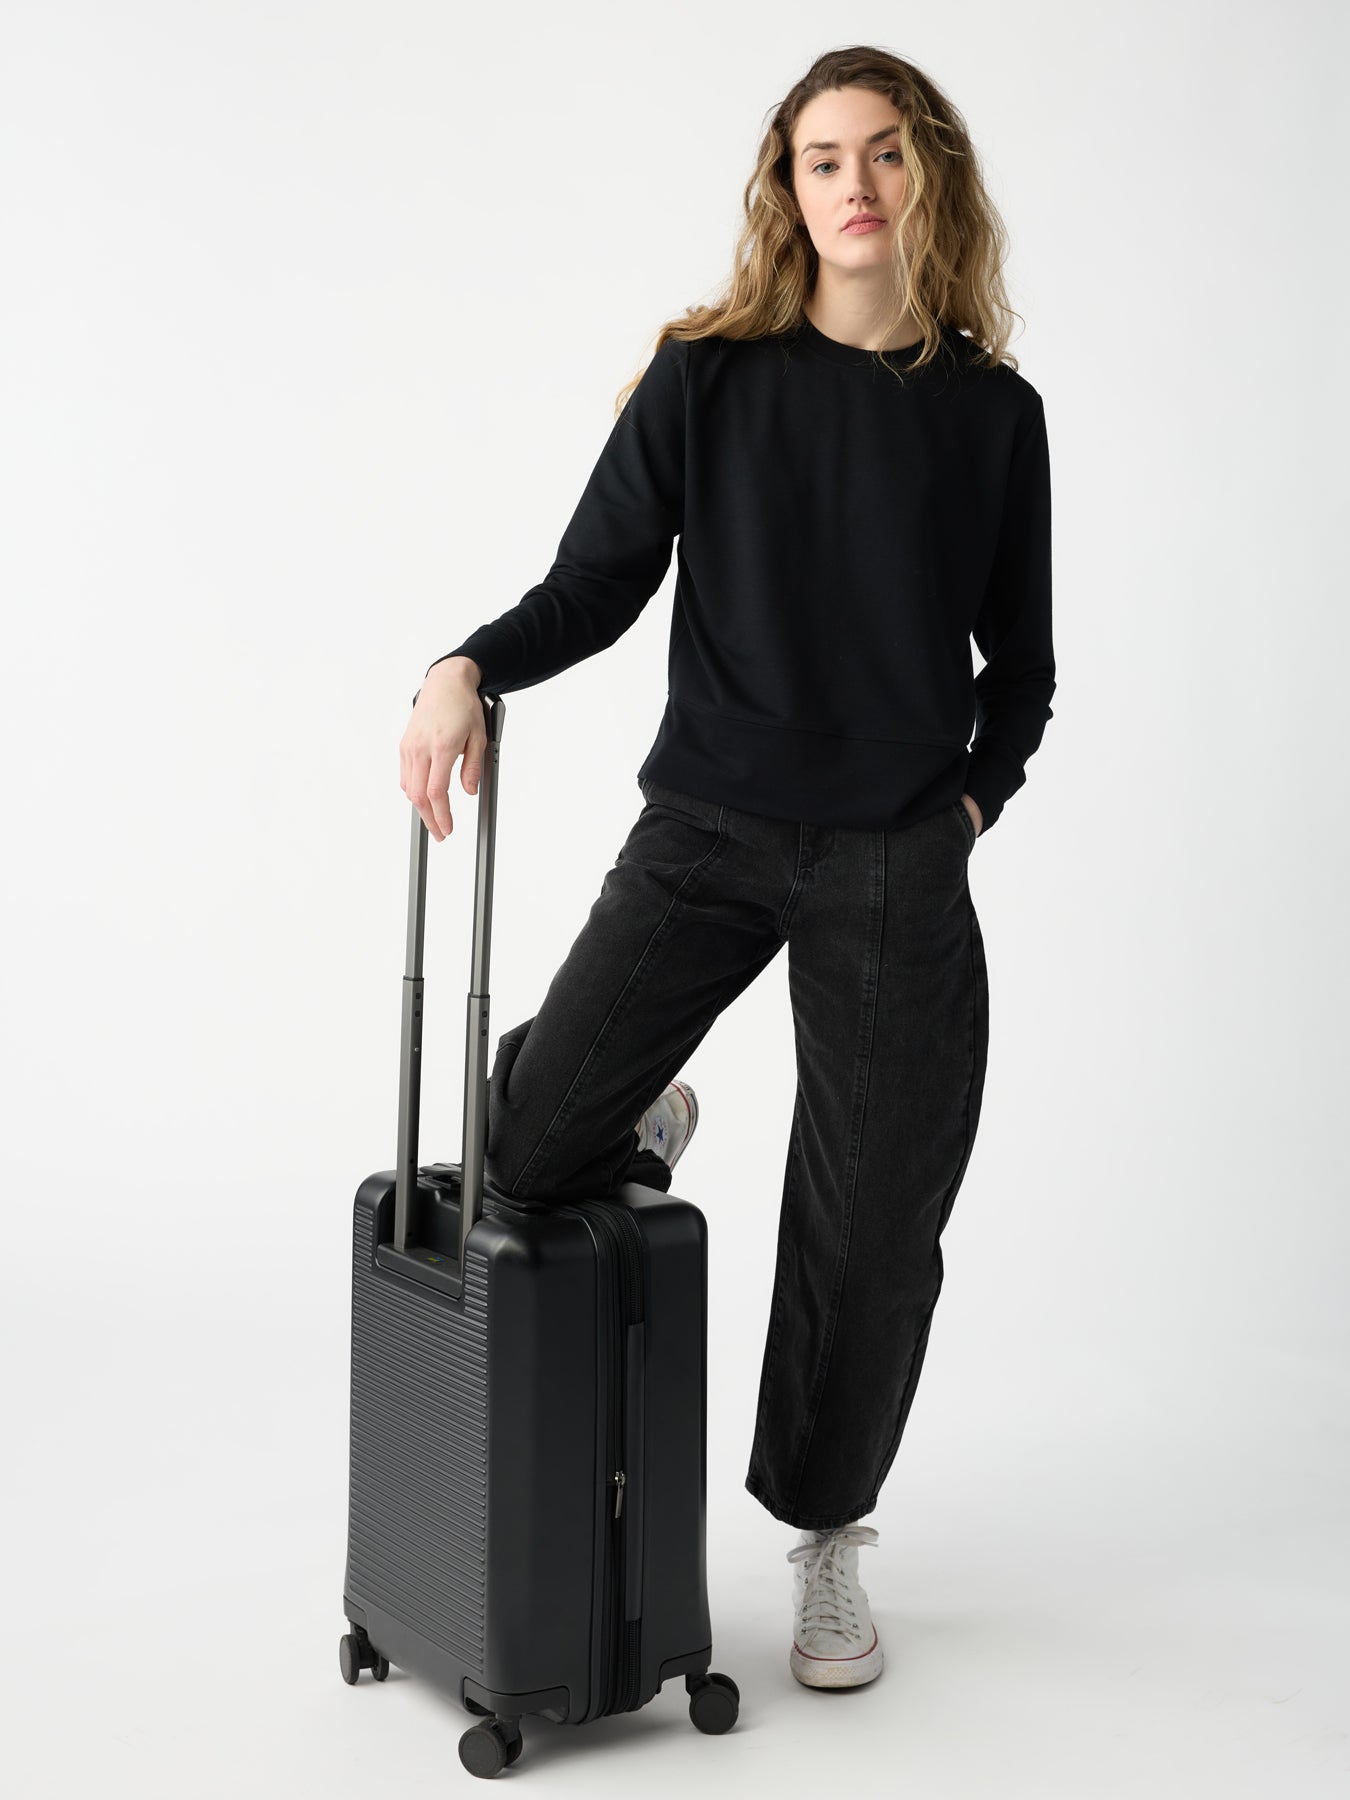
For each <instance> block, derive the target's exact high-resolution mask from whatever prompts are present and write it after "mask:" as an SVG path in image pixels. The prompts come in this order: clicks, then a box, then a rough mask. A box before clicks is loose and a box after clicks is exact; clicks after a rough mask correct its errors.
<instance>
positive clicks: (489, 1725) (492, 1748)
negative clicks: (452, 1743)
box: [459, 1718, 525, 1776]
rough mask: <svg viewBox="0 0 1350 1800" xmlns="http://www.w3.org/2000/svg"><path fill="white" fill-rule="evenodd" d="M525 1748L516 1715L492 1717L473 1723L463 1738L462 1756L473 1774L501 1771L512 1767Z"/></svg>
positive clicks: (462, 1760)
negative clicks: (509, 1717) (510, 1717)
mask: <svg viewBox="0 0 1350 1800" xmlns="http://www.w3.org/2000/svg"><path fill="white" fill-rule="evenodd" d="M524 1748H525V1739H524V1737H523V1736H522V1735H521V1730H520V1726H519V1725H518V1724H517V1723H516V1722H515V1720H514V1719H497V1718H490V1719H488V1720H487V1721H486V1722H485V1723H484V1724H482V1725H471V1726H470V1727H469V1729H468V1730H467V1731H466V1732H465V1733H464V1735H463V1736H462V1737H461V1738H460V1740H459V1760H460V1761H461V1762H462V1763H463V1764H464V1767H465V1768H466V1769H467V1770H468V1771H469V1773H470V1775H485V1776H486V1775H500V1774H501V1772H502V1770H503V1769H508V1768H510V1766H511V1764H512V1763H513V1762H515V1761H516V1759H517V1758H518V1757H519V1755H520V1753H521V1751H522V1750H523V1749H524Z"/></svg>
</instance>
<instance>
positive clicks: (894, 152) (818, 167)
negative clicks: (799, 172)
mask: <svg viewBox="0 0 1350 1800" xmlns="http://www.w3.org/2000/svg"><path fill="white" fill-rule="evenodd" d="M881 155H882V156H894V157H897V158H899V157H900V152H899V151H898V150H883V151H882V152H881ZM877 160H878V162H879V161H880V160H881V158H880V157H878V158H877ZM834 167H835V165H834V163H831V162H823V163H817V164H816V165H815V167H814V168H813V169H812V171H811V173H812V174H813V175H819V173H820V171H821V170H822V169H832V168H834Z"/></svg>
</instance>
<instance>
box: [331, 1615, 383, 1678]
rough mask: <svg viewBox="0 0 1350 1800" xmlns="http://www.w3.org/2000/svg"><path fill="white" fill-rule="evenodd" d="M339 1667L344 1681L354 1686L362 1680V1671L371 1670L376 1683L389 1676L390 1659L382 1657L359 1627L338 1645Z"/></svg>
mask: <svg viewBox="0 0 1350 1800" xmlns="http://www.w3.org/2000/svg"><path fill="white" fill-rule="evenodd" d="M338 1667H339V1668H340V1669H341V1670H342V1679H343V1680H344V1681H345V1682H348V1683H350V1684H352V1685H354V1684H355V1683H356V1681H357V1680H358V1679H359V1678H360V1674H361V1671H362V1669H369V1670H370V1672H371V1674H372V1675H373V1676H374V1677H375V1679H376V1681H384V1680H385V1679H386V1678H387V1677H388V1674H389V1658H388V1657H387V1656H381V1655H380V1652H379V1651H378V1650H377V1649H376V1648H375V1646H374V1644H372V1643H371V1641H370V1639H369V1638H368V1637H367V1636H366V1634H365V1632H364V1631H363V1630H362V1629H361V1627H360V1626H359V1625H358V1626H357V1628H356V1629H355V1631H349V1632H348V1633H347V1634H346V1636H345V1637H344V1638H342V1640H341V1641H340V1642H339V1644H338Z"/></svg>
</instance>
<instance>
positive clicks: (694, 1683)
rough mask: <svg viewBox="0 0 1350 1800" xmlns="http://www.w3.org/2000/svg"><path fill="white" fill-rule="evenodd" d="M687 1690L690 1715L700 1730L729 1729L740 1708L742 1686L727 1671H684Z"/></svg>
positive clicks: (721, 1730)
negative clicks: (721, 1673) (702, 1672)
mask: <svg viewBox="0 0 1350 1800" xmlns="http://www.w3.org/2000/svg"><path fill="white" fill-rule="evenodd" d="M684 1685H685V1687H686V1688H687V1689H688V1690H689V1717H690V1718H691V1719H692V1720H693V1721H694V1724H695V1725H696V1726H697V1727H698V1729H699V1730H700V1731H706V1732H708V1733H709V1734H711V1735H714V1736H715V1735H716V1734H717V1733H719V1732H723V1731H730V1730H731V1728H732V1726H733V1725H734V1724H735V1723H736V1720H737V1719H738V1718H739V1717H740V1711H741V1690H740V1689H739V1688H738V1687H737V1686H736V1683H735V1682H734V1681H733V1680H732V1679H731V1677H730V1675H719V1674H718V1673H717V1671H716V1670H715V1669H711V1670H709V1672H708V1673H707V1674H706V1675H686V1676H685V1678H684Z"/></svg>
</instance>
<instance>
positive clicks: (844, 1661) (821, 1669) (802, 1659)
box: [788, 1627, 886, 1688]
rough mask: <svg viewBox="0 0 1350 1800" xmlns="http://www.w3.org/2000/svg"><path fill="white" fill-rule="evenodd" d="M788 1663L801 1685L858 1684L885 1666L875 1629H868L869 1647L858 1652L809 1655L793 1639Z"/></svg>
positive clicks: (833, 1685)
mask: <svg viewBox="0 0 1350 1800" xmlns="http://www.w3.org/2000/svg"><path fill="white" fill-rule="evenodd" d="M788 1666H789V1667H790V1668H791V1670H792V1673H793V1674H794V1675H795V1676H796V1677H797V1679H798V1681H800V1682H801V1683H802V1685H803V1687H817V1688H843V1687H862V1686H863V1684H864V1683H865V1682H868V1681H875V1680H876V1678H877V1676H878V1675H880V1673H881V1671H882V1670H883V1669H884V1668H885V1666H886V1658H885V1657H884V1656H883V1655H882V1650H881V1643H880V1641H879V1639H878V1637H877V1633H876V1629H875V1627H874V1628H873V1631H872V1647H871V1649H870V1650H864V1651H863V1652H862V1653H861V1655H859V1656H848V1657H843V1656H809V1655H808V1654H807V1653H806V1651H804V1650H799V1649H798V1648H797V1646H796V1644H795V1643H794V1644H793V1646H792V1652H791V1655H790V1656H789V1658H788Z"/></svg>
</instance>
